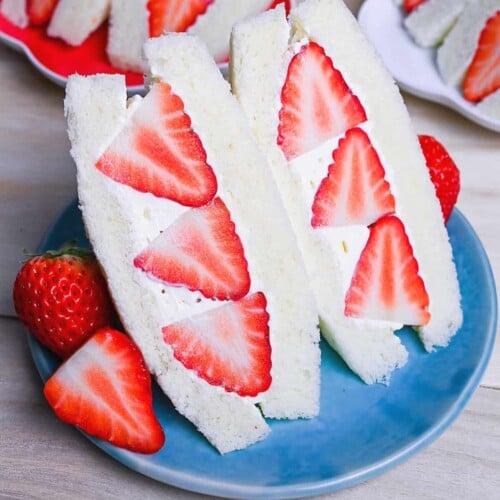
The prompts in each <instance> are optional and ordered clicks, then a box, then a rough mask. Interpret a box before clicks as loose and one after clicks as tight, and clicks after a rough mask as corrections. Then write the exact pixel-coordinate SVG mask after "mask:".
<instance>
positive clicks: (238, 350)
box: [163, 292, 271, 396]
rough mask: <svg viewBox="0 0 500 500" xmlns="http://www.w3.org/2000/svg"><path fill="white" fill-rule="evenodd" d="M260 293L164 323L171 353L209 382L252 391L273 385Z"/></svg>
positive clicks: (263, 299)
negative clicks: (177, 320) (192, 315)
mask: <svg viewBox="0 0 500 500" xmlns="http://www.w3.org/2000/svg"><path fill="white" fill-rule="evenodd" d="M266 306H267V301H266V297H265V295H264V294H263V293H261V292H258V293H255V294H253V295H249V296H248V297H245V298H244V299H241V300H240V301H238V302H233V303H229V304H226V305H224V306H222V307H219V308H217V309H213V310H211V311H209V312H206V313H203V314H200V315H198V316H194V317H191V318H188V319H185V320H183V321H179V322H177V323H173V324H171V325H169V326H166V327H165V328H163V339H164V340H165V342H166V343H167V344H169V345H170V346H171V347H172V349H173V351H174V357H175V358H176V359H177V360H179V361H180V362H181V363H182V364H183V365H184V366H185V367H186V368H188V369H190V370H194V371H195V372H196V373H197V374H198V376H199V377H201V378H202V379H203V380H206V381H207V382H208V383H209V384H211V385H216V386H222V387H224V389H225V390H226V391H227V392H236V393H237V394H239V395H240V396H256V395H257V394H259V393H260V392H263V391H265V390H267V389H268V388H269V386H270V385H271V344H270V342H269V326H268V323H269V314H268V313H267V311H266Z"/></svg>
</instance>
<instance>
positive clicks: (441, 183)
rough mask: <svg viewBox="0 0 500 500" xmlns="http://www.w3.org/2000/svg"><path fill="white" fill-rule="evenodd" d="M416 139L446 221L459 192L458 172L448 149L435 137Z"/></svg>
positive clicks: (420, 136)
mask: <svg viewBox="0 0 500 500" xmlns="http://www.w3.org/2000/svg"><path fill="white" fill-rule="evenodd" d="M418 139H419V141H420V147H421V148H422V152H423V153H424V156H425V161H426V163H427V167H428V169H429V172H430V175H431V181H432V183H433V184H434V188H435V190H436V195H437V197H438V199H439V203H440V204H441V211H442V212H443V218H444V222H445V223H446V222H448V219H449V217H450V214H451V211H452V210H453V207H454V206H455V203H456V202H457V198H458V193H459V192H460V172H459V170H458V168H457V166H456V165H455V162H454V161H453V160H452V159H451V157H450V155H449V154H448V151H446V149H445V147H444V146H443V145H442V144H441V143H440V142H439V141H438V140H437V139H436V138H435V137H433V136H431V135H419V136H418Z"/></svg>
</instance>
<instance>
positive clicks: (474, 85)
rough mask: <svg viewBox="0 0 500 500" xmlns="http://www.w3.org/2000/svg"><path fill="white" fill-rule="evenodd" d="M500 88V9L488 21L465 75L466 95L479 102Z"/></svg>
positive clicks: (468, 98)
mask: <svg viewBox="0 0 500 500" xmlns="http://www.w3.org/2000/svg"><path fill="white" fill-rule="evenodd" d="M498 89H500V10H499V11H497V13H496V14H495V15H493V16H492V17H490V18H489V19H488V21H487V22H486V25H485V26H484V28H483V30H482V32H481V34H480V36H479V42H478V45H477V49H476V52H475V54H474V57H473V59H472V63H471V64H470V66H469V68H468V69H467V73H466V75H465V79H464V83H463V90H464V97H465V98H466V99H467V100H469V101H472V102H478V101H480V100H481V99H484V98H485V97H486V96H488V95H489V94H492V93H493V92H495V91H497V90H498Z"/></svg>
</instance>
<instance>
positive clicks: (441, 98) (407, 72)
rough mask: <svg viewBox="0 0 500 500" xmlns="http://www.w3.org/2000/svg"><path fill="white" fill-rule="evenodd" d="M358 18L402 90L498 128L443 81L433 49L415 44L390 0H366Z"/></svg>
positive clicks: (499, 128) (499, 127) (499, 124)
mask: <svg viewBox="0 0 500 500" xmlns="http://www.w3.org/2000/svg"><path fill="white" fill-rule="evenodd" d="M358 21H359V23H360V25H361V28H362V29H363V31H364V33H365V35H366V37H367V38H368V40H370V42H371V43H372V44H373V45H374V46H375V48H376V49H377V51H378V52H379V54H380V56H381V57H382V59H383V61H384V63H385V65H386V66H387V68H388V70H389V71H390V72H391V74H392V75H393V77H394V79H395V80H396V82H397V83H398V85H399V86H400V87H401V88H402V89H403V90H406V91H407V92H409V93H411V94H414V95H416V96H418V97H423V98H424V99H427V100H429V101H434V102H438V103H440V104H444V105H445V106H447V107H449V108H451V109H454V110H455V111H458V112H459V113H460V114H462V115H463V116H465V117H466V118H468V119H469V120H471V121H473V122H475V123H477V124H479V125H482V126H483V127H486V128H488V129H491V130H494V131H496V132H500V120H494V119H493V118H490V117H488V116H486V115H484V114H483V113H481V112H480V110H479V109H478V107H477V106H476V105H475V104H473V103H470V102H468V101H467V100H466V99H464V97H463V96H462V94H461V92H460V89H459V88H455V87H448V86H447V85H445V83H444V81H443V80H442V79H441V76H440V75H439V72H438V69H437V66H436V50H435V49H424V48H422V47H419V46H418V45H417V44H416V43H415V42H414V41H413V40H412V39H411V37H410V35H409V34H408V33H407V32H406V29H405V28H404V26H403V11H402V9H401V8H400V7H398V6H397V5H396V4H395V3H394V0H366V1H365V2H364V4H363V5H362V6H361V9H360V11H359V14H358Z"/></svg>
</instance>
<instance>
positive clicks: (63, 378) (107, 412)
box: [44, 328, 165, 453]
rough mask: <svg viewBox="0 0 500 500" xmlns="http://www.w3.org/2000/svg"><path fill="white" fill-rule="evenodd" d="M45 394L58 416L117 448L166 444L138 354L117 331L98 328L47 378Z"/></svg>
mask: <svg viewBox="0 0 500 500" xmlns="http://www.w3.org/2000/svg"><path fill="white" fill-rule="evenodd" d="M44 394H45V397H46V398H47V401H48V402H49V404H50V406H51V407H52V408H53V409H54V411H55V413H56V415H57V416H58V417H59V418H60V419H61V420H63V421H64V422H66V423H68V424H73V425H76V426H77V427H79V428H80V429H82V430H83V431H85V432H87V433H88V434H90V435H92V436H95V437H98V438H99V439H104V440H106V441H109V442H110V443H112V444H114V445H116V446H119V447H121V448H126V449H128V450H132V451H136V452H139V453H155V452H156V451H158V450H159V449H160V448H161V447H162V446H163V444H164V442H165V435H164V433H163V429H162V428H161V426H160V423H159V422H158V420H157V419H156V417H155V414H154V412H153V405H152V403H153V396H152V392H151V378H150V375H149V373H148V371H147V369H146V366H145V364H144V360H143V358H142V355H141V353H140V351H139V349H138V348H137V347H136V346H135V344H134V343H133V342H132V341H131V340H130V339H129V338H128V337H127V336H126V335H124V334H123V333H120V332H118V331H116V330H112V329H110V328H104V329H101V330H98V331H97V332H96V333H95V334H94V335H93V336H92V337H91V339H90V340H89V341H88V342H87V343H86V344H84V345H83V347H81V348H80V349H79V350H78V351H76V353H75V354H73V356H71V358H69V359H68V360H67V361H66V362H65V363H64V364H62V365H61V366H60V368H59V369H58V370H57V371H56V372H55V373H54V374H53V375H52V377H50V379H49V380H48V381H47V383H46V384H45V388H44Z"/></svg>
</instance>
